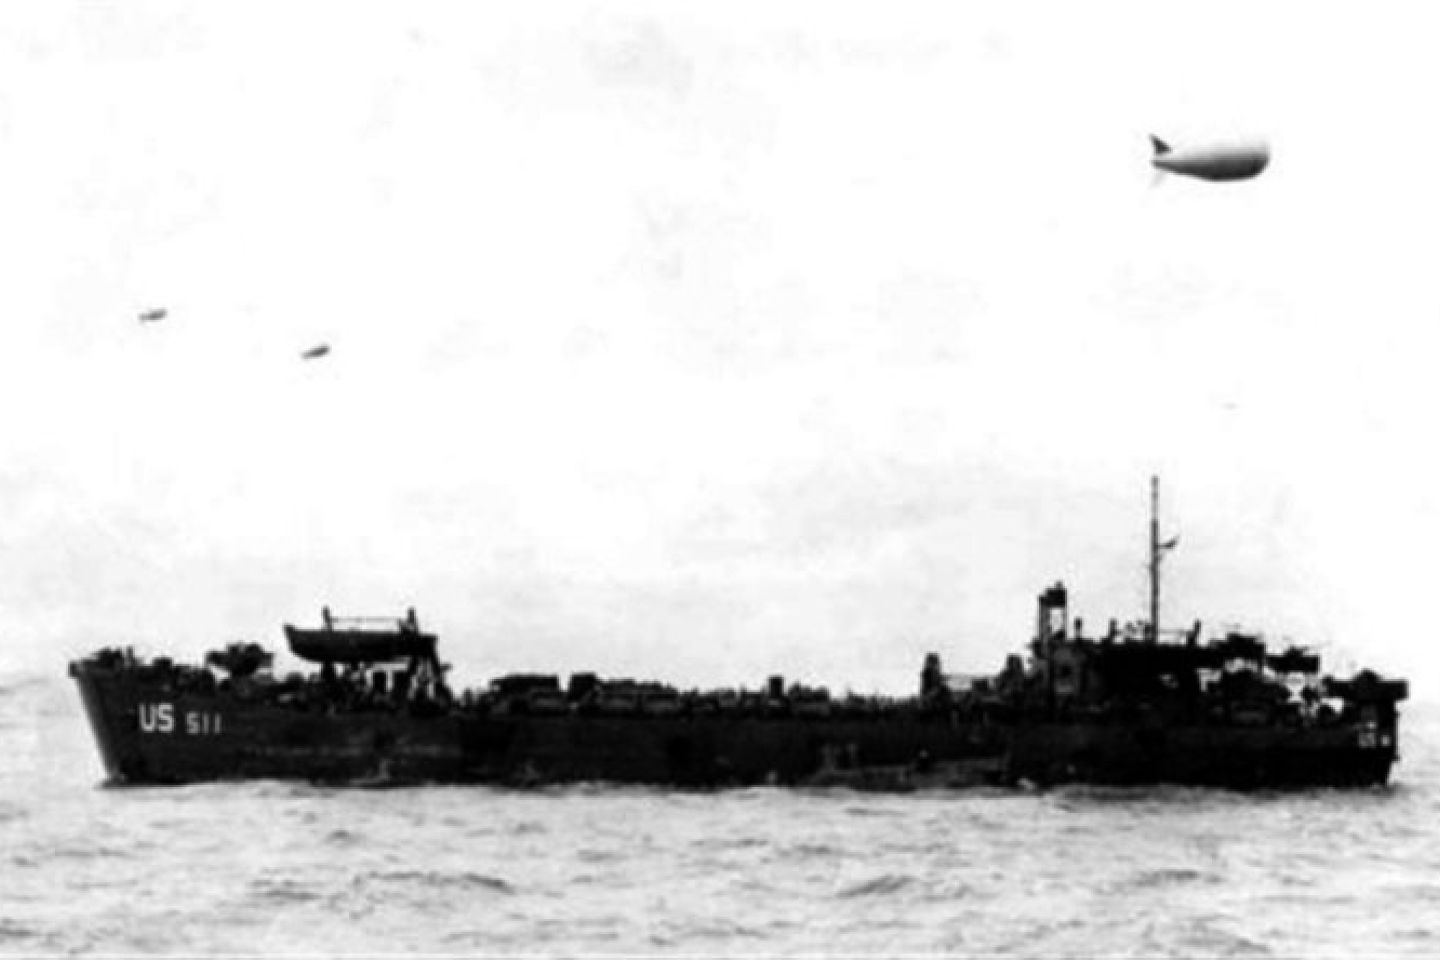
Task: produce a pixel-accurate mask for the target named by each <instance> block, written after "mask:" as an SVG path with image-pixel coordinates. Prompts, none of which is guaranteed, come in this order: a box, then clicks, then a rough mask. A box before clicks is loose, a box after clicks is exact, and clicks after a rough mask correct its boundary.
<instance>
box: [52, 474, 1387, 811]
mask: <svg viewBox="0 0 1440 960" xmlns="http://www.w3.org/2000/svg"><path fill="white" fill-rule="evenodd" d="M1156 491H1157V488H1156V487H1155V486H1154V485H1153V481H1152V518H1151V523H1150V611H1149V613H1150V616H1149V619H1148V620H1146V621H1143V622H1141V623H1139V624H1137V625H1134V626H1132V627H1130V628H1127V629H1125V630H1121V629H1120V628H1119V626H1118V625H1117V623H1116V622H1115V621H1111V622H1110V625H1109V628H1108V629H1107V630H1106V631H1105V632H1104V633H1103V634H1101V635H1098V636H1091V635H1086V634H1085V632H1084V629H1083V624H1082V622H1081V621H1080V620H1079V619H1078V618H1077V619H1075V620H1074V621H1073V622H1072V621H1071V620H1070V616H1069V598H1068V594H1067V591H1066V589H1065V587H1064V586H1063V585H1061V584H1055V585H1054V586H1051V587H1049V588H1047V589H1045V590H1044V591H1043V592H1041V593H1040V595H1039V604H1038V617H1037V624H1036V629H1035V634H1034V636H1033V638H1032V639H1031V641H1030V644H1029V649H1028V656H1021V655H1013V656H1010V657H1009V658H1008V659H1007V661H1006V663H1005V666H1004V669H1003V670H1001V671H1000V672H999V673H998V674H996V675H994V676H990V677H985V678H981V679H972V680H967V681H965V682H958V681H957V680H956V679H955V678H953V677H950V676H947V675H946V674H945V673H944V671H943V669H942V667H941V662H940V658H939V656H937V655H936V654H930V655H929V656H927V657H926V658H925V662H924V666H923V669H922V670H921V673H920V684H919V690H918V692H917V694H916V695H915V696H913V697H908V698H882V697H858V696H844V697H837V696H832V695H831V694H830V693H829V692H828V691H827V690H825V689H823V688H815V687H807V686H804V685H801V684H790V685H788V686H787V685H786V683H785V682H784V679H783V678H781V677H771V678H769V681H768V683H766V684H764V685H762V686H761V687H760V688H758V689H756V690H743V689H742V690H684V691H682V690H678V689H676V688H674V687H672V686H669V685H667V684H665V683H662V682H658V681H653V680H645V681H636V680H616V679H603V678H601V677H598V676H596V675H595V674H593V673H574V674H571V675H570V677H569V678H568V682H566V683H563V684H562V683H561V680H560V678H559V677H558V676H554V675H549V674H522V675H510V676H503V677H499V678H497V679H494V680H492V681H491V682H490V683H489V685H488V686H486V687H484V688H482V689H466V690H463V691H461V692H459V693H457V692H456V691H455V690H454V689H452V687H451V685H450V683H449V681H448V679H447V671H448V667H447V666H446V665H445V664H443V663H441V662H440V659H439V652H438V641H437V638H436V637H435V635H434V634H431V633H427V632H425V631H424V630H422V629H421V627H420V624H419V622H418V620H417V618H416V616H415V613H414V611H413V610H412V611H410V612H409V613H408V614H407V615H406V616H405V617H404V618H401V619H393V620H383V621H376V620H350V619H340V618H336V617H332V616H331V615H330V612H329V610H328V609H327V610H325V611H324V613H323V615H322V621H321V624H320V626H318V627H316V628H310V629H302V628H298V627H294V626H288V625H287V626H286V627H285V634H286V637H287V639H288V641H289V646H290V650H291V652H292V653H293V654H294V655H295V656H296V657H298V658H300V659H301V660H304V661H307V662H308V663H310V664H312V665H313V667H314V668H313V669H312V670H311V671H310V672H309V673H308V674H306V673H300V672H293V673H288V674H286V675H284V676H283V677H282V676H277V675H276V674H275V673H274V672H273V670H272V667H273V662H274V658H273V655H272V654H271V653H270V652H269V651H267V650H265V649H264V648H262V647H260V646H259V645H257V644H232V645H230V646H229V647H226V648H225V649H223V650H217V651H213V652H211V653H210V654H208V655H207V656H206V658H205V662H204V663H203V664H196V665H186V664H178V663H175V662H173V661H172V660H171V659H169V658H166V657H158V658H154V659H150V660H142V659H137V658H136V657H135V656H134V654H133V652H132V651H131V650H129V649H117V648H108V649H104V650H101V651H99V652H97V653H95V654H93V655H92V656H89V657H87V658H85V659H82V660H79V661H76V662H73V663H72V664H71V665H70V674H71V676H72V677H74V678H75V680H76V681H77V683H78V684H79V687H80V694H81V698H82V700H83V702H84V705H85V711H86V714H87V715H88V717H89V721H90V725H91V727H92V728H93V730H94V733H95V739H96V741H97V743H98V745H99V748H100V756H101V758H102V760H103V762H104V765H105V770H106V772H107V774H108V776H109V779H110V780H111V781H112V782H115V783H127V784H144V783H189V782H195V781H207V780H227V779H246V778H281V779H301V780H310V781H319V782H332V783H348V784H356V785H381V784H393V783H414V782H436V783H494V784H508V785H512V786H535V785H540V784H549V783H564V782H575V781H607V782H616V783H644V784H657V785H671V786H681V787H702V788H703V787H724V786H745V785H754V784H787V785H816V786H818V785H843V786H850V787H854V788H858V789H900V790H903V789H914V788H917V787H963V786H974V785H983V784H996V785H1013V784H1020V783H1026V782H1028V783H1033V784H1037V785H1049V784H1057V783H1066V782H1082V783H1097V784H1145V783H1175V784H1193V785H1203V786H1218V787H1229V788H1237V789H1251V788H1294V787H1311V786H1334V787H1355V786H1367V785H1374V784H1383V783H1385V782H1386V781H1387V779H1388V777H1389V775H1390V768H1391V765H1392V764H1393V763H1394V762H1395V760H1396V759H1397V757H1398V753H1397V744H1398V711H1397V709H1396V704H1397V703H1398V702H1399V701H1401V700H1404V699H1405V698H1406V696H1407V694H1408V689H1407V685H1406V683H1405V681H1403V680H1386V679H1382V678H1381V677H1379V676H1378V675H1376V674H1375V673H1374V672H1372V671H1369V670H1362V671H1361V672H1360V673H1358V674H1356V675H1355V676H1353V677H1350V678H1348V679H1337V678H1335V677H1331V676H1324V675H1322V674H1321V665H1320V658H1319V656H1318V655H1316V654H1314V653H1312V652H1310V651H1308V650H1306V649H1303V648H1300V647H1293V646H1291V647H1288V648H1286V649H1284V650H1281V651H1271V650H1270V649H1269V648H1268V647H1267V646H1266V644H1265V643H1264V642H1263V641H1262V640H1261V638H1260V637H1259V636H1257V635H1254V634H1248V633H1240V632H1228V633H1226V634H1224V635H1223V636H1220V637H1216V638H1210V639H1208V640H1206V641H1204V642H1202V641H1201V626H1200V624H1199V623H1196V624H1195V625H1194V626H1193V627H1192V628H1190V629H1189V630H1186V631H1184V632H1182V633H1180V634H1179V635H1173V634H1169V633H1168V632H1162V631H1161V630H1160V629H1159V627H1158V625H1159V623H1160V590H1159V586H1160V561H1161V558H1162V555H1163V554H1164V552H1165V551H1166V550H1167V549H1169V548H1170V547H1171V546H1173V541H1172V542H1171V543H1161V541H1160V537H1159V524H1158V519H1157V518H1156V516H1155V511H1156V510H1157V509H1158V493H1157V492H1156Z"/></svg>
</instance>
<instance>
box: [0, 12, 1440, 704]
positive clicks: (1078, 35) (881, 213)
mask: <svg viewBox="0 0 1440 960" xmlns="http://www.w3.org/2000/svg"><path fill="white" fill-rule="evenodd" d="M1433 37H1434V29H1433V23H1432V22H1431V19H1430V17H1429V16H1428V10H1427V9H1426V8H1425V6H1424V5H1422V4H1418V3H1417V4H1411V5H1398V4H1391V5H1386V4H1364V5H1360V4H1346V5H1340V4H1322V5H1319V6H1317V7H1308V6H1307V7H1306V8H1304V9H1303V10H1302V9H1301V8H1300V7H1298V6H1295V5H1290V4H1286V5H1257V4H1252V3H1235V4H1225V3H1206V4H1164V5H1162V4H1155V3H1148V2H1147V3H1135V4H1133V5H1121V4H1105V3H1098V4H1097V3H1090V4H1084V5H1075V4H1068V3H1060V2H1054V3H1035V4H1026V3H1016V2H1010V0H1007V2H1003V3H994V4H980V3H966V4H951V3H935V4H875V3H865V4H848V5H847V4H837V3H833V2H826V3H818V2H817V3H801V4H786V3H773V2H766V3H754V4H749V3H740V4H736V3H713V2H706V3H681V2H675V0H665V2H654V3H642V2H627V0H618V2H617V0H611V2H606V3H603V4H602V3H579V2H575V3H571V2H566V3H543V4H518V3H517V4H503V5H501V4H475V3H454V4H418V3H408V2H407V3H394V4H388V5H381V4H353V3H335V4H320V3H284V4H281V3H273V4H269V3H261V4H255V3H231V4H225V5H220V4H208V5H199V4H189V3H137V2H125V3H118V2H117V3H101V2H89V3H71V4H61V3H53V2H44V3H19V2H16V3H7V4H5V5H4V6H3V7H0V209H3V214H4V215H3V216H0V256H3V263H4V264H5V265H6V269H5V270H4V279H3V282H0V411H3V413H0V416H3V420H0V504H3V509H4V511H5V516H6V519H5V522H4V523H3V524H0V637H3V648H0V672H9V671H11V670H27V671H33V670H44V671H49V672H55V673H58V672H60V671H62V670H63V667H64V662H65V660H66V659H67V658H68V657H72V656H75V655H78V654H81V653H83V652H86V651H88V650H89V649H91V648H93V647H96V646H99V645H102V644H108V643H116V642H125V643H133V644H136V645H137V646H140V647H142V648H144V649H147V650H150V651H151V652H163V651H174V652H179V653H183V654H185V655H187V656H188V655H198V654H199V653H200V652H202V651H204V650H205V649H207V648H209V647H212V646H215V645H218V644H220V643H223V642H228V641H231V640H236V639H255V640H262V641H264V642H267V643H270V644H275V645H278V644H280V643H281V642H282V641H281V636H280V632H279V630H280V624H281V623H282V622H284V621H290V622H314V621H316V620H318V616H319V608H320V606H321V605H322V604H329V605H330V606H331V607H332V608H333V609H334V610H335V611H336V612H338V613H355V614H390V613H394V614H399V613H400V612H402V611H403V609H404V608H405V607H406V606H411V605H413V606H415V607H417V608H418V609H419V613H420V616H421V619H422V622H425V623H427V624H428V625H429V626H432V627H434V628H435V629H436V630H438V631H439V632H440V633H441V635H442V651H443V652H444V653H445V654H446V656H447V658H448V659H450V660H451V661H452V662H454V663H455V664H456V668H457V675H458V676H459V677H460V678H461V679H462V681H469V682H477V681H479V680H481V679H483V678H484V677H488V676H490V675H493V674H495V673H499V672H503V671H507V670H517V669H527V670H546V671H552V672H557V673H562V674H563V673H568V672H570V671H572V670H583V669H593V670H598V671H600V672H601V673H603V674H610V675H631V676H637V675H638V676H647V677H657V678H660V679H667V680H672V681H675V682H679V683H682V684H686V685H691V684H702V685H709V684H736V683H742V682H748V683H750V684H752V685H756V684H758V683H760V682H762V681H763V678H764V676H765V675H766V674H768V673H771V672H778V673H784V674H786V675H787V676H788V677H800V678H803V679H806V680H809V681H813V682H820V683H826V684H829V685H830V686H832V687H834V688H838V689H843V688H845V687H847V686H848V687H853V688H855V689H862V690H869V689H886V690H896V691H903V690H908V689H910V688H912V687H913V686H915V684H916V682H917V678H918V670H919V666H920V661H921V657H922V656H923V654H924V653H925V652H926V651H928V650H937V651H939V652H941V653H942V654H943V655H944V657H945V660H946V664H947V668H948V669H951V670H956V671H966V672H978V671H982V670H990V669H994V668H997V667H998V666H999V665H1000V663H1001V661H1002V660H1003V657H1004V655H1005V654H1006V653H1007V652H1011V651H1013V650H1017V649H1018V648H1019V647H1020V646H1021V645H1022V644H1023V643H1025V642H1026V641H1027V640H1028V638H1029V636H1030V633H1031V629H1032V627H1033V603H1034V596H1035V594H1036V593H1037V591H1038V590H1039V589H1040V588H1042V587H1043V586H1044V585H1046V584H1047V583H1048V582H1051V581H1053V580H1055V579H1063V580H1065V581H1066V582H1067V583H1068V584H1069V585H1070V586H1071V589H1072V597H1073V604H1074V607H1075V612H1077V613H1080V614H1082V615H1084V616H1085V617H1086V618H1087V622H1088V623H1090V624H1093V625H1094V628H1095V629H1099V628H1100V627H1101V625H1102V624H1103V623H1104V621H1105V620H1106V619H1108V618H1109V617H1112V616H1114V617H1119V618H1120V619H1122V620H1125V619H1132V618H1138V617H1140V616H1142V615H1143V611H1144V597H1145V581H1144V562H1145V555H1144V551H1145V546H1146V536H1147V531H1146V524H1147V517H1148V483H1149V477H1150V475H1151V474H1152V473H1159V474H1160V475H1161V476H1162V478H1163V483H1164V501H1165V502H1164V511H1165V520H1166V526H1167V532H1170V533H1177V532H1178V533H1179V534H1180V536H1181V541H1180V548H1179V549H1178V550H1177V551H1175V552H1174V553H1173V554H1171V555H1170V557H1169V560H1168V561H1167V580H1166V585H1167V595H1166V605H1167V611H1166V618H1165V619H1166V621H1167V625H1171V626H1180V625H1183V624H1187V623H1188V622H1190V621H1191V620H1193V619H1195V618H1203V619H1205V620H1206V621H1207V622H1209V623H1213V624H1215V625H1216V626H1217V627H1218V626H1220V625H1222V624H1225V623H1229V622H1241V623H1246V624H1248V625H1251V626H1253V627H1256V628H1259V629H1262V630H1264V631H1266V632H1267V634H1269V635H1272V636H1275V637H1277V638H1278V637H1281V636H1289V637H1291V638H1292V639H1294V640H1296V641H1301V642H1309V643H1315V644H1320V645H1322V648H1323V649H1325V650H1327V651H1331V652H1333V653H1335V654H1336V655H1341V654H1343V655H1345V656H1347V657H1348V658H1349V659H1348V660H1346V661H1343V662H1337V663H1336V664H1335V665H1336V666H1337V667H1349V668H1352V669H1353V667H1354V666H1356V665H1357V664H1369V665H1372V666H1375V667H1377V668H1378V669H1380V670H1381V671H1382V672H1385V673H1405V674H1409V675H1410V677H1411V679H1412V681H1413V683H1414V685H1415V687H1416V688H1417V689H1416V693H1417V695H1419V696H1426V695H1427V690H1433V689H1434V688H1435V686H1436V681H1440V653H1437V652H1436V650H1435V647H1436V645H1437V642H1440V641H1437V640H1436V639H1435V638H1433V637H1432V636H1431V633H1432V632H1433V629H1432V627H1431V620H1432V616H1431V614H1430V613H1429V611H1428V609H1427V607H1426V604H1427V603H1428V597H1429V595H1430V593H1431V590H1432V585H1431V583H1430V582H1429V581H1430V570H1431V569H1432V568H1433V566H1434V564H1433V562H1432V561H1431V560H1430V559H1429V558H1430V557H1431V556H1432V555H1433V553H1434V552H1435V550H1436V549H1440V547H1437V544H1440V514H1437V510H1436V493H1435V491H1436V490H1437V489H1440V464H1437V462H1436V460H1435V457H1434V456H1433V455H1432V450H1433V449H1434V445H1435V439H1434V438H1435V435H1436V431H1435V428H1434V426H1433V418H1434V416H1435V410H1436V409H1437V403H1436V400H1437V394H1440V385H1437V383H1436V381H1435V378H1434V377H1433V376H1432V373H1431V368H1432V367H1433V365H1434V358H1435V351H1434V348H1435V345H1436V343H1437V339H1436V336H1435V333H1434V330H1435V325H1436V322H1437V320H1440V273H1437V270H1436V267H1435V249H1436V232H1437V227H1436V224H1437V223H1440V187H1437V178H1436V175H1435V172H1434V167H1435V159H1436V156H1437V152H1440V151H1437V147H1440V114H1437V112H1436V110H1435V105H1434V93H1435V91H1436V90H1440V59H1437V58H1436V57H1435V56H1434V54H1433ZM1152 132H1154V133H1156V134H1159V135H1160V136H1162V137H1164V138H1166V139H1168V140H1170V141H1171V142H1173V143H1175V144H1177V145H1180V144H1185V143H1187V142H1198V141H1203V140H1206V139H1210V138H1216V137H1226V138H1228V137H1233V136H1240V135H1249V136H1257V137H1263V138H1266V139H1268V140H1269V142H1270V144H1271V147H1272V150H1273V161H1272V164H1271V167H1270V169H1269V170H1268V171H1267V172H1266V173H1265V174H1264V175H1263V176H1262V177H1260V178H1259V179H1257V180H1254V181H1249V182H1244V183H1234V184H1211V183H1202V182H1198V181H1189V180H1182V179H1174V178H1172V179H1168V180H1166V181H1164V182H1161V183H1159V184H1154V183H1152V176H1151V173H1152V172H1151V170H1150V168H1149V143H1148V140H1147V135H1148V134H1150V133H1152ZM162 307H163V308H165V309H167V310H168V311H169V314H168V316H167V317H166V319H165V320H164V321H163V322H161V323H157V324H148V325H141V324H139V323H138V322H137V321H136V317H137V314H138V313H140V312H141V311H143V310H147V309H151V308H162ZM318 343H328V344H329V345H330V346H331V347H332V353H331V354H330V356H328V357H326V358H324V359H323V360H320V361H314V362H304V361H302V360H301V359H300V356H299V355H300V352H301V351H302V350H304V349H306V348H308V347H311V346H313V345H315V344H318Z"/></svg>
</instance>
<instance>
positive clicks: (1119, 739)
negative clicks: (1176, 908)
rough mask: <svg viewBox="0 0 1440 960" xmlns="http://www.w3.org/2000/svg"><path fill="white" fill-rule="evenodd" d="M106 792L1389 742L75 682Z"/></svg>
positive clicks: (1360, 746) (1352, 765)
mask: <svg viewBox="0 0 1440 960" xmlns="http://www.w3.org/2000/svg"><path fill="white" fill-rule="evenodd" d="M76 679H77V681H78V683H79V686H80V691H81V695H82V698H83V700H84V703H85V708H86V713H87V715H88V717H89V719H90V723H91V725H92V727H93V729H94V732H95V736H96V741H97V744H98V746H99V748H100V753H101V756H102V759H103V761H104V764H105V768H106V771H107V773H108V775H109V778H110V780H111V781H112V782H117V783H190V782H200V781H211V780H233V779H295V780H306V781H319V782H344V783H360V784H366V783H384V782H435V783H494V784H509V785H517V786H533V785H538V784H546V783H566V782H587V781H605V782H614V783H638V784H654V785H664V786H679V787H700V788H704V787H724V786H746V785H755V784H766V783H777V784H787V785H804V784H813V785H848V786H854V787H858V788H877V789H907V788H913V787H921V786H970V785H977V784H986V783H993V784H1000V785H1006V784H1015V783H1020V782H1022V781H1030V782H1033V783H1035V784H1039V785H1048V784H1054V783H1065V782H1078V783H1097V784H1146V783H1176V784H1194V785H1204V786H1216V787H1229V788H1238V789H1254V788H1295V787H1311V786H1365V785H1375V784H1383V783H1385V782H1386V780H1387V778H1388V777H1389V773H1390V767H1391V764H1392V763H1393V761H1394V759H1395V748H1394V743H1393V739H1392V740H1390V741H1389V742H1388V743H1386V744H1384V745H1383V746H1382V745H1379V744H1378V743H1377V742H1376V741H1374V740H1373V739H1369V740H1367V738H1366V736H1365V734H1364V733H1363V732H1362V731H1361V730H1359V729H1358V728H1356V727H1354V726H1350V725H1333V726H1328V727H1264V728H1257V727H1238V726H1228V725H1201V724H1181V725H1170V726H1159V725H1154V724H1153V723H1152V724H1147V725H1143V726H1142V725H1126V724H1121V723H1085V722H1076V723H1063V724H1062V723H1043V722H1034V723H1023V722H1022V723H1015V724H1007V725H996V724H982V723H966V722H960V721H958V720H957V719H955V718H954V717H951V716H948V715H947V716H925V715H921V714H890V715H885V716H876V717H857V718H839V717H811V718H805V717H762V716H753V715H744V714H712V715H699V716H646V715H635V716H613V717H607V716H594V715H578V714H573V713H572V714H565V715H559V716H533V715H531V716H526V715H518V716H517V715H473V714H464V713H459V712H455V713H450V714H447V715H444V716H436V717H430V718H417V717H411V716H406V715H404V714H392V713H384V712H366V713H332V714H323V713H314V712H310V713H307V712H302V711H299V710H296V709H292V708H289V707H286V706H281V705H276V704H268V703H254V702H246V701H242V700H239V699H237V698H235V697H233V696H230V695H195V694H175V693H173V692H169V691H168V690H167V689H166V688H165V687H163V686H158V685H148V684H142V683H137V682H135V681H133V680H131V679H129V678H126V677H124V676H123V675H118V674H112V673H107V672H103V671H88V670H80V671H79V672H77V674H76Z"/></svg>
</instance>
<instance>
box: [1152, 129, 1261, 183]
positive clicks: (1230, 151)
mask: <svg viewBox="0 0 1440 960" xmlns="http://www.w3.org/2000/svg"><path fill="white" fill-rule="evenodd" d="M1150 145H1151V147H1153V148H1154V153H1152V154H1151V156H1150V162H1151V163H1152V164H1153V165H1154V167H1155V169H1156V170H1161V171H1163V172H1165V173H1175V174H1179V175H1181V176H1184V177H1197V178H1199V179H1201V180H1248V179H1250V178H1251V177H1255V176H1259V175H1260V173H1261V172H1262V171H1263V170H1264V169H1265V167H1266V166H1268V165H1269V163H1270V147H1269V146H1268V145H1266V144H1265V143H1264V142H1262V141H1258V140H1250V141H1236V142H1228V143H1207V144H1191V145H1189V146H1184V147H1172V146H1170V144H1168V143H1166V142H1165V141H1164V140H1161V139H1160V138H1159V137H1157V136H1155V135H1154V134H1153V133H1152V134H1151V135H1150Z"/></svg>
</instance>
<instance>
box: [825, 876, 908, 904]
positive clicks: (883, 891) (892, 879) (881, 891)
mask: <svg viewBox="0 0 1440 960" xmlns="http://www.w3.org/2000/svg"><path fill="white" fill-rule="evenodd" d="M914 883H915V878H914V877H907V876H902V875H900V874H894V873H886V874H881V875H880V876H878V877H872V878H871V879H869V880H865V881H862V882H860V883H857V884H854V885H852V886H849V887H846V888H844V889H843V890H841V891H840V892H839V893H837V894H836V895H835V896H836V897H837V898H839V899H841V900H853V899H856V898H858V897H888V896H892V895H894V894H897V893H899V892H900V891H902V890H905V889H907V888H909V887H910V886H911V885H912V884H914Z"/></svg>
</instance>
